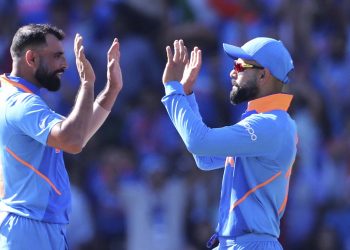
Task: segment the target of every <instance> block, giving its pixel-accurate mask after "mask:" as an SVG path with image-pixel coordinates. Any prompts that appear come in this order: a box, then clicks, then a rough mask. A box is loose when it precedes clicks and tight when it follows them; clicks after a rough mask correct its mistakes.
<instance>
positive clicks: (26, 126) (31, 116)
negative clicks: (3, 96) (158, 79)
mask: <svg viewBox="0 0 350 250" xmlns="http://www.w3.org/2000/svg"><path fill="white" fill-rule="evenodd" d="M6 119H7V121H8V123H9V124H10V125H11V126H13V127H15V128H17V129H19V130H21V131H22V132H23V133H24V134H26V135H28V136H30V137H32V138H33V139H35V140H37V141H38V142H40V143H42V144H43V145H46V142H47V138H48V136H49V134H50V131H51V129H52V127H53V126H54V125H56V124H57V123H58V122H61V121H62V120H63V116H61V115H59V114H57V113H55V112H54V111H52V110H51V109H50V108H49V107H48V106H47V104H46V103H45V102H44V101H43V100H42V99H41V98H40V97H39V96H37V95H33V94H27V93H22V94H20V95H19V96H18V98H16V101H15V102H14V103H12V105H9V107H8V110H7V112H6Z"/></svg>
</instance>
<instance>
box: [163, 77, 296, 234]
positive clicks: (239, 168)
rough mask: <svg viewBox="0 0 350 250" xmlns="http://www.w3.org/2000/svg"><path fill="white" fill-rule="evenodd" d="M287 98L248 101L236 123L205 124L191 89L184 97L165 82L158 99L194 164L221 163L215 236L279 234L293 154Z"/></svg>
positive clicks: (293, 137) (208, 166)
mask: <svg viewBox="0 0 350 250" xmlns="http://www.w3.org/2000/svg"><path fill="white" fill-rule="evenodd" d="M291 100H292V96H291V95H287V94H275V95H270V96H266V97H262V98H259V99H256V100H253V101H251V102H249V103H248V109H247V111H246V112H245V113H244V114H243V116H242V120H241V121H240V122H238V123H237V124H234V125H231V126H226V127H222V128H209V127H207V126H206V125H205V124H204V123H203V121H202V118H201V116H200V113H199V109H198V105H197V103H196V100H195V96H194V94H192V95H189V96H186V95H185V93H184V91H183V87H182V85H181V84H180V83H179V82H175V81H174V82H169V83H166V84H165V96H164V97H163V98H162V102H163V104H164V106H165V108H166V110H167V112H168V114H169V116H170V119H171V121H172V122H173V124H174V125H175V127H176V129H177V131H178V132H179V134H180V136H181V138H182V139H183V141H184V143H185V145H186V147H187V148H188V150H189V151H190V152H191V153H192V154H193V156H194V159H195V161H196V163H197V166H198V167H199V168H200V169H203V170H212V169H217V168H222V167H224V168H225V169H224V175H223V180H222V189H221V198H220V208H219V222H218V226H217V233H218V235H219V237H224V238H226V237H227V238H235V237H238V236H241V235H244V234H249V233H253V234H264V235H270V236H273V237H276V238H278V237H279V235H280V227H279V226H280V219H281V217H282V215H283V213H284V210H285V206H286V203H287V198H288V187H289V178H290V174H291V170H292V165H293V163H294V160H295V156H296V143H297V131H296V125H295V122H294V121H293V120H292V119H291V118H290V116H289V115H288V113H287V112H286V111H287V109H288V107H289V105H290V102H291Z"/></svg>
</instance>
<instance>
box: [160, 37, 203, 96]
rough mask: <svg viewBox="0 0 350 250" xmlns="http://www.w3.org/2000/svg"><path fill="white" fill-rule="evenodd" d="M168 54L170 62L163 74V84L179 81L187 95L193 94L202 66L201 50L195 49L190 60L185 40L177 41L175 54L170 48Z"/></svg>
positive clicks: (167, 48) (167, 50)
mask: <svg viewBox="0 0 350 250" xmlns="http://www.w3.org/2000/svg"><path fill="white" fill-rule="evenodd" d="M166 52H167V59H168V60H167V64H166V66H165V69H164V73H163V78H162V80H163V84H166V83H167V82H170V81H178V82H181V84H182V85H183V87H184V91H185V93H186V94H190V93H192V88H193V86H194V84H195V81H196V79H197V77H198V73H199V70H200V68H201V64H202V52H201V50H200V49H198V47H195V48H194V49H193V50H192V52H191V57H190V59H189V58H188V52H187V48H186V46H185V45H184V42H183V40H175V41H174V54H173V52H172V50H171V48H170V46H167V47H166Z"/></svg>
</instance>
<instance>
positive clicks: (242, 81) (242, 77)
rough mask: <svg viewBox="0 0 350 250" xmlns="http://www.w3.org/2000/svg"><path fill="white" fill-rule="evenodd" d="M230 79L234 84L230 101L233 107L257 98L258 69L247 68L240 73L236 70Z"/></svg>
mask: <svg viewBox="0 0 350 250" xmlns="http://www.w3.org/2000/svg"><path fill="white" fill-rule="evenodd" d="M235 63H236V62H235ZM230 77H231V82H232V90H231V92H230V101H231V103H232V104H233V105H236V104H239V103H242V102H246V101H251V100H254V99H256V98H257V96H258V93H259V88H258V84H257V82H258V81H257V69H255V68H246V69H244V70H241V71H240V72H238V71H237V70H236V69H235V68H234V69H233V70H232V71H231V73H230Z"/></svg>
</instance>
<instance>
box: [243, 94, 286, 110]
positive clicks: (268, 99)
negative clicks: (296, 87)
mask: <svg viewBox="0 0 350 250" xmlns="http://www.w3.org/2000/svg"><path fill="white" fill-rule="evenodd" d="M292 99H293V96H292V95H288V94H274V95H269V96H264V97H261V98H258V99H255V100H253V101H250V102H248V108H247V111H252V110H255V111H256V112H258V113H264V112H268V111H271V110H277V109H279V110H284V111H287V110H288V108H289V106H290V103H291V102H292Z"/></svg>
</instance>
